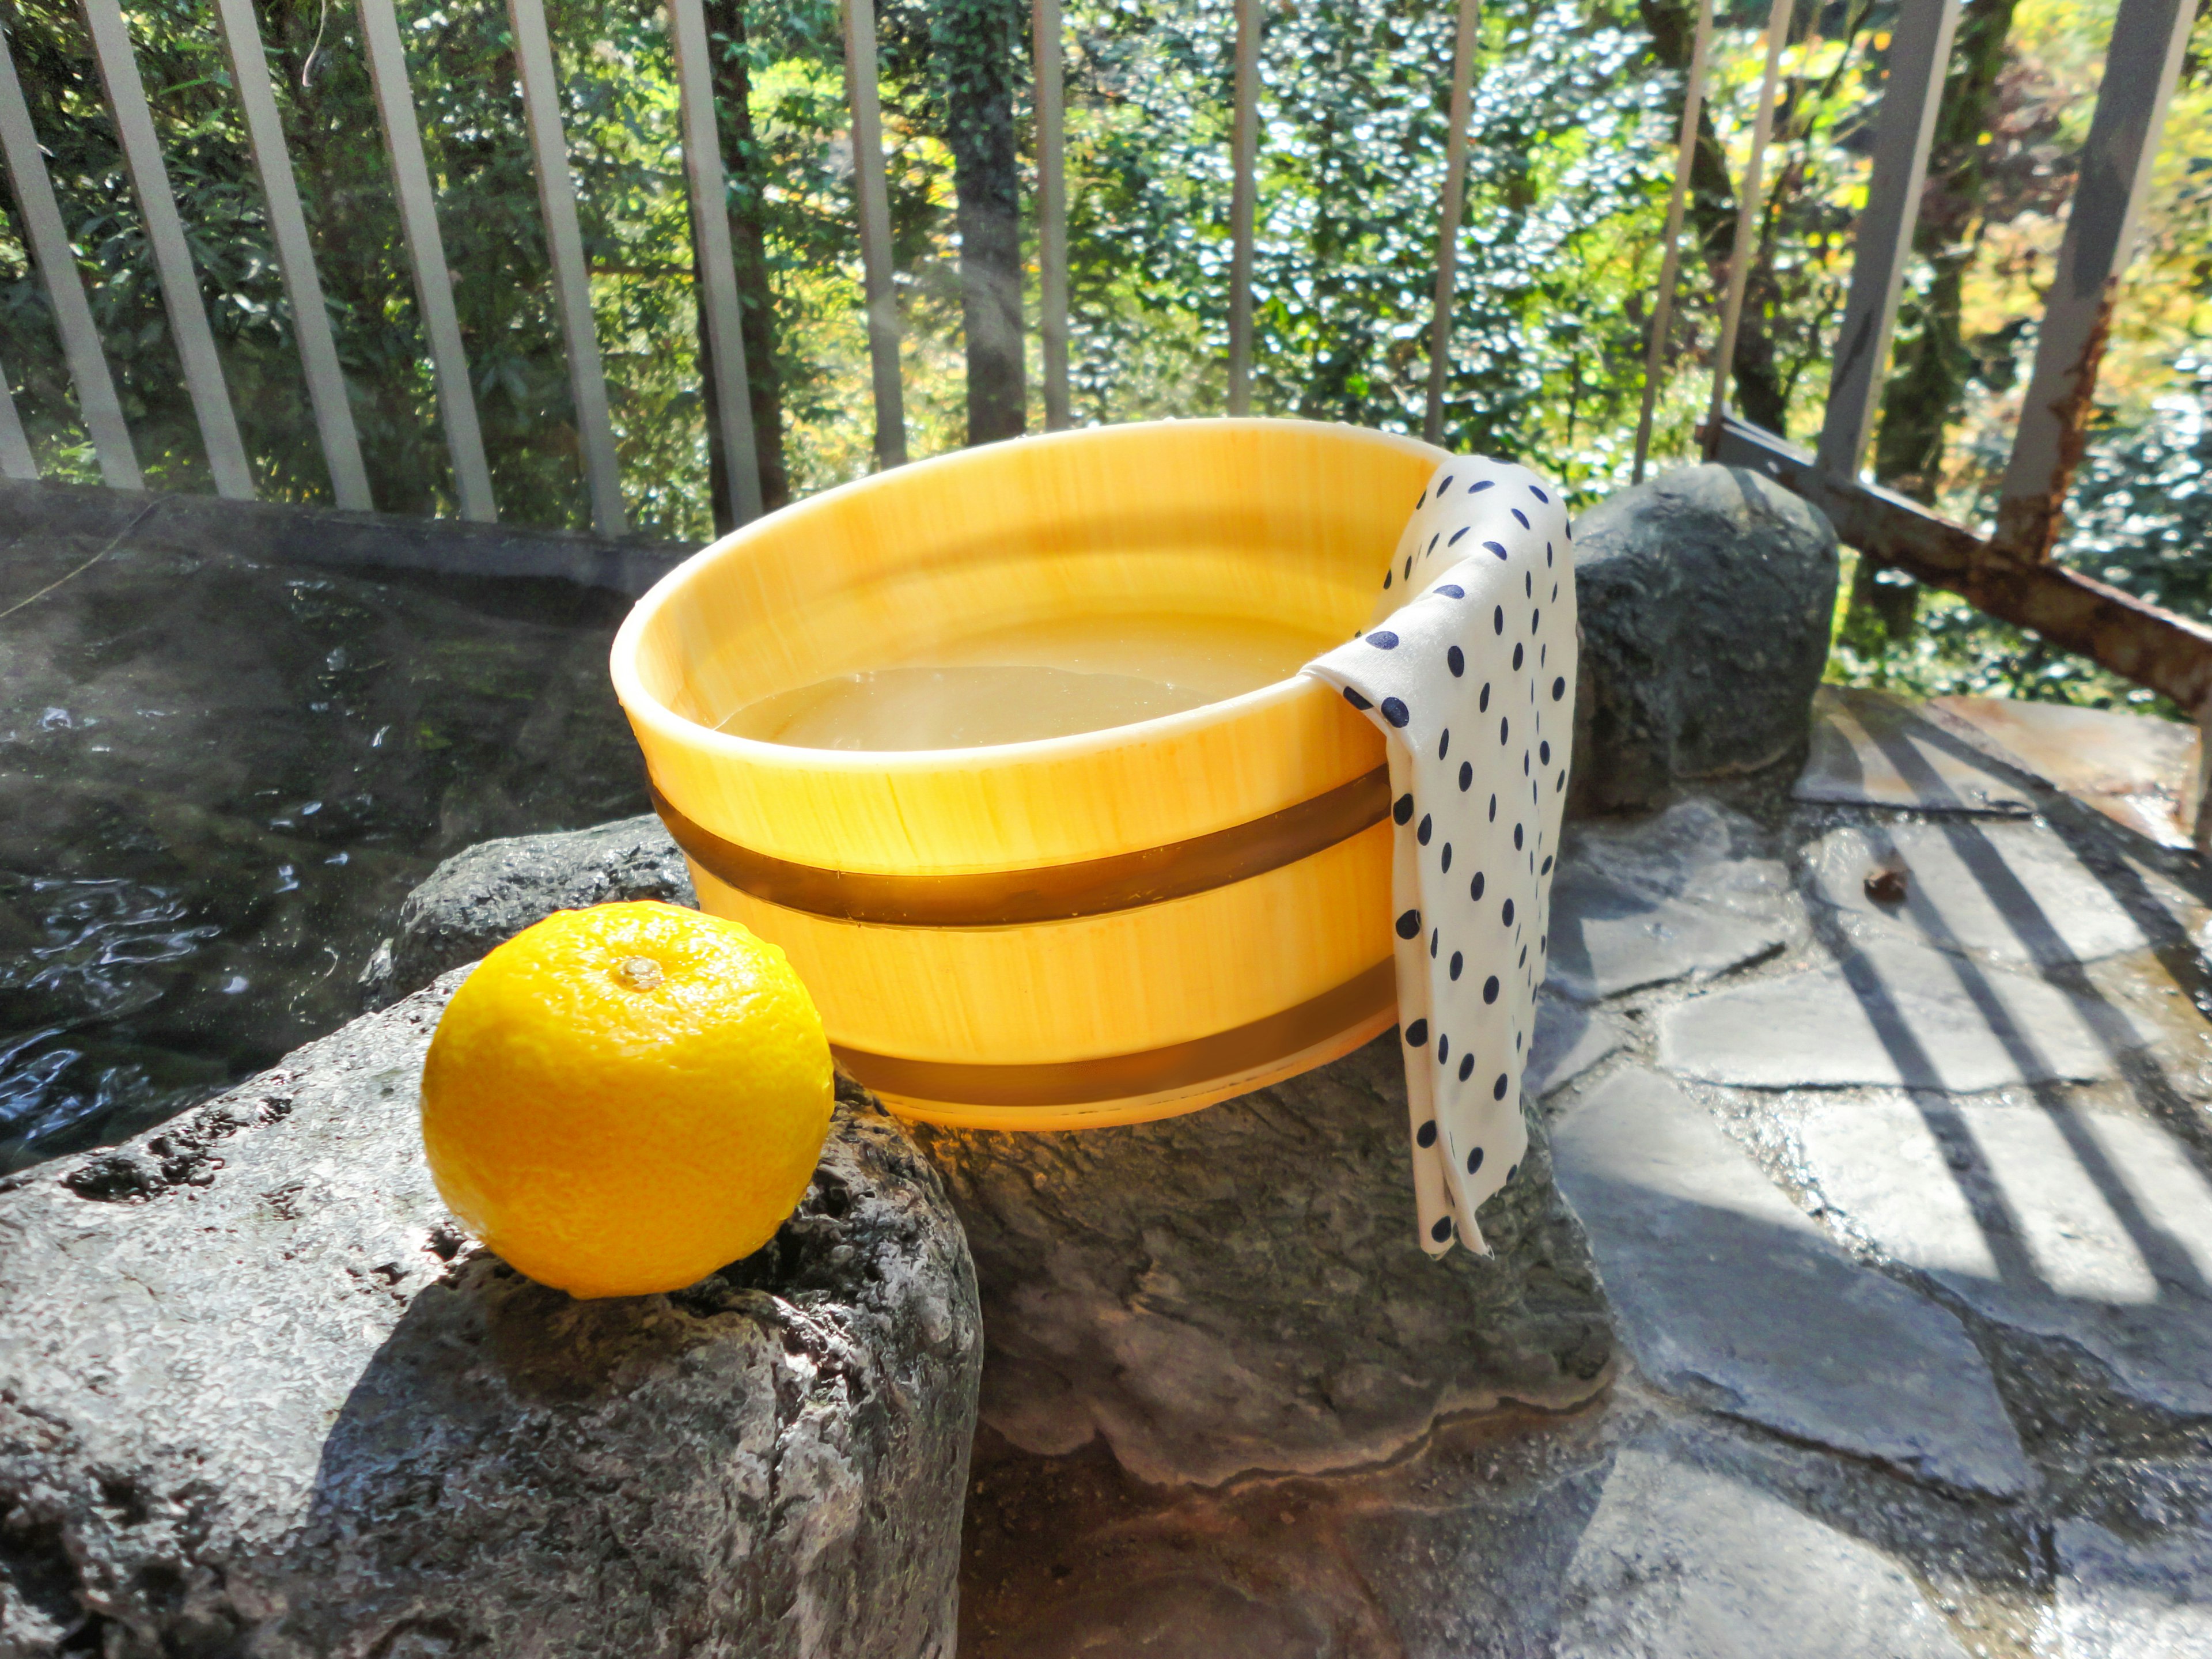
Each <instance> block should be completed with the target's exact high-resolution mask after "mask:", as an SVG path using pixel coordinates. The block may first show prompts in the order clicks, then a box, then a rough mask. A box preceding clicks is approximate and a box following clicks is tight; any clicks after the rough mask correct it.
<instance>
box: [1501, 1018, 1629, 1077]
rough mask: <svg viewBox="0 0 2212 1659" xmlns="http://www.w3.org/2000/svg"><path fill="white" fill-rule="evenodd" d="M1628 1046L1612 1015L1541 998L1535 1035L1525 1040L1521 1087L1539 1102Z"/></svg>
mask: <svg viewBox="0 0 2212 1659" xmlns="http://www.w3.org/2000/svg"><path fill="white" fill-rule="evenodd" d="M1627 1046H1628V1028H1627V1027H1626V1025H1624V1024H1621V1023H1620V1021H1619V1020H1617V1019H1615V1018H1613V1016H1612V1015H1610V1014H1607V1013H1601V1012H1597V1011H1596V1010H1595V1009H1589V1008H1577V1006H1575V1005H1574V1004H1573V1003H1571V1002H1567V1001H1564V1000H1561V999H1559V998H1558V997H1555V996H1548V995H1547V996H1540V997H1538V998H1537V1000H1536V1030H1535V1033H1534V1036H1531V1037H1530V1038H1529V1039H1528V1070H1527V1072H1526V1073H1523V1074H1522V1085H1521V1086H1522V1088H1523V1089H1524V1090H1526V1091H1528V1093H1529V1094H1530V1095H1533V1096H1534V1097H1536V1098H1538V1099H1541V1098H1542V1097H1544V1096H1546V1095H1548V1094H1550V1093H1551V1092H1552V1091H1553V1090H1555V1089H1564V1088H1565V1087H1566V1086H1567V1085H1569V1084H1570V1083H1572V1082H1573V1081H1574V1080H1575V1079H1577V1078H1578V1077H1580V1076H1582V1075H1583V1073H1585V1072H1587V1071H1589V1069H1590V1067H1591V1066H1595V1065H1596V1064H1597V1063H1598V1062H1599V1061H1600V1060H1604V1059H1606V1058H1607V1056H1608V1055H1612V1054H1619V1053H1620V1051H1621V1050H1622V1049H1623V1048H1626V1047H1627Z"/></svg>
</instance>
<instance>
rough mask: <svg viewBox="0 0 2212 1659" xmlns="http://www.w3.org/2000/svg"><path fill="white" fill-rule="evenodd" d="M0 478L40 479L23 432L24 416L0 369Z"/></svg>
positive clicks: (27, 439)
mask: <svg viewBox="0 0 2212 1659" xmlns="http://www.w3.org/2000/svg"><path fill="white" fill-rule="evenodd" d="M0 478H12V479H14V480H15V482H16V483H37V482H38V481H39V463H38V460H37V459H36V458H35V457H34V456H33V455H32V453H31V441H30V439H29V438H28V437H27V436H25V435H24V432H23V417H22V416H20V415H18V414H17V413H16V412H15V393H14V392H11V391H10V390H9V387H8V376H7V374H5V372H0Z"/></svg>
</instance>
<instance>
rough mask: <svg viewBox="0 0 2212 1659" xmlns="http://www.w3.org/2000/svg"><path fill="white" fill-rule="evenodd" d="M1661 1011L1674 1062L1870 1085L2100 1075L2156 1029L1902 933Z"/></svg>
mask: <svg viewBox="0 0 2212 1659" xmlns="http://www.w3.org/2000/svg"><path fill="white" fill-rule="evenodd" d="M1657 1024H1658V1030H1659V1043H1658V1055H1659V1064H1660V1065H1661V1066H1663V1067H1664V1068H1665V1069H1667V1070H1668V1071H1670V1072H1674V1073H1678V1074H1679V1075H1680V1076H1683V1077H1688V1078H1696V1079H1699V1080H1701V1081H1704V1082H1707V1083H1728V1084H1740V1085H1747V1086H1749V1087H1752V1088H1757V1089H1794V1088H1841V1087H1846V1086H1849V1085H1853V1084H1864V1085H1877V1086H1879V1085H1899V1086H1902V1087H1905V1088H1908V1089H1941V1090H1948V1091H1954V1092H1957V1093H1962V1094H1972V1093H1975V1092H1978V1091H1983V1090H1988V1089H1997V1088H2002V1087H2004V1086H2005V1085H2008V1084H2019V1083H2045V1082H2055V1081H2062V1080H2072V1081H2076V1082H2092V1081H2095V1080H2097V1079H2103V1078H2110V1077H2113V1076H2116V1075H2117V1074H2118V1073H2119V1071H2120V1069H2121V1064H2122V1059H2123V1057H2124V1055H2125V1054H2127V1053H2128V1052H2129V1051H2130V1050H2131V1049H2134V1048H2142V1047H2143V1046H2145V1045H2147V1044H2148V1043H2151V1042H2154V1041H2155V1040H2156V1038H2157V1032H2156V1030H2155V1029H2154V1027H2153V1026H2151V1025H2150V1024H2148V1021H2147V1020H2145V1019H2143V1018H2140V1017H2139V1016H2137V1015H2136V1013H2134V1012H2131V1011H2130V1010H2129V1009H2127V1008H2125V1007H2123V1006H2119V1005H2118V1004H2115V1003H2112V1002H2110V1001H2106V1000H2101V999H2100V998H2095V997H2089V996H2077V995H2075V994H2072V993H2069V992H2066V991H2062V990H2059V989H2057V987H2053V986H2051V985H2046V984H2045V983H2044V982H2043V981H2040V980H2033V979H2028V978H2026V977H2024V976H2023V975H2019V974H2015V973H2008V972H2007V971H2006V970H2004V969H1999V968H1985V967H1984V966H1982V965H1981V964H1980V963H1977V962H1975V961H1973V960H1972V958H1970V957H1963V956H1959V955H1955V954H1954V953H1952V952H1950V951H1937V950H1932V949H1930V948H1929V947H1928V946H1926V945H1912V944H1906V943H1902V942H1899V943H1883V944H1869V945H1868V946H1867V947H1866V948H1865V949H1864V950H1862V951H1853V952H1851V953H1850V955H1849V956H1847V957H1844V958H1843V959H1842V960H1841V961H1840V962H1835V961H1832V962H1829V963H1826V964H1824V965H1822V966H1820V967H1814V968H1806V969H1800V970H1798V971H1797V972H1796V973H1790V974H1779V975H1775V976H1773V977H1772V978H1769V979H1760V980H1753V981H1749V982H1747V983H1744V984H1741V985H1732V986H1726V987H1722V988H1721V989H1719V990H1716V991H1709V992H1707V993H1706V994H1705V995H1703V996H1696V997H1692V998H1690V999H1688V1000H1686V1001H1683V1002H1678V1003H1676V1004H1674V1006H1672V1007H1669V1008H1668V1009H1667V1010H1665V1011H1664V1012H1662V1014H1661V1015H1660V1016H1659V1019H1658V1022H1657Z"/></svg>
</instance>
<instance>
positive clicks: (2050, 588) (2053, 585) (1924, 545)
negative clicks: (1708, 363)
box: [1713, 415, 2212, 709]
mask: <svg viewBox="0 0 2212 1659" xmlns="http://www.w3.org/2000/svg"><path fill="white" fill-rule="evenodd" d="M1717 437H1718V444H1717V447H1716V449H1715V453H1714V457H1713V459H1716V460H1717V461H1720V462H1721V463H1723V465H1729V466H1743V467H1749V468H1752V469H1753V470H1754V471H1759V472H1762V473H1764V474H1765V475H1766V476H1767V477H1770V478H1772V479H1773V480H1774V481H1775V482H1776V483H1779V484H1780V485H1782V486H1783V488H1784V489H1789V490H1790V491H1792V492H1793V493H1795V494H1796V495H1802V496H1803V497H1804V498H1805V500H1807V501H1810V502H1811V503H1812V504H1813V505H1814V506H1815V507H1819V508H1820V510H1821V511H1822V512H1823V513H1826V514H1827V515H1828V519H1829V520H1830V522H1832V524H1833V525H1834V526H1836V534H1837V535H1838V537H1840V538H1842V539H1843V541H1844V543H1845V544H1847V545H1849V546H1851V547H1855V548H1857V549H1858V550H1859V552H1860V554H1861V556H1863V557H1867V558H1871V559H1873V560H1874V561H1875V562H1877V563H1880V564H1887V565H1893V566H1894V567H1895V568H1898V569H1899V570H1902V571H1904V572H1905V574H1907V575H1909V576H1911V577H1912V578H1914V579H1915V580H1918V581H1923V582H1926V583H1928V584H1929V586H1934V587H1941V588H1943V589H1945V590H1947V591H1948V592H1953V593H1956V594H1959V595H1960V597H1962V598H1963V599H1966V600H1967V601H1968V602H1969V603H1971V604H1972V605H1975V606H1977V607H1978V608H1979V609H1980V610H1983V611H1987V612H1988V613H1989V614H1990V616H1992V617H1996V618H1998V619H1999V620H2000V621H2002V622H2008V623H2013V624H2014V625H2015V626H2016V627H2021V628H2027V629H2033V630H2034V631H2035V632H2036V633H2038V634H2040V635H2043V637H2044V638H2045V639H2047V640H2049V641H2051V643H2052V644H2053V645H2057V646H2060V647H2063V648H2064V649H2066V650H2069V651H2075V652H2079V653H2081V655H2083V656H2085V657H2090V658H2093V659H2095V660H2096V661H2098V662H2100V663H2102V664H2103V665H2105V666H2106V667H2107V668H2109V669H2111V670H2112V671H2113V672H2114V673H2116V674H2118V675H2121V676H2123V677H2124V678H2127V679H2130V680H2133V681H2135V682H2136V684H2138V685H2147V686H2148V687H2149V688H2150V689H2151V690H2154V691H2158V692H2162V693H2164V694H2165V695H2166V696H2169V697H2171V698H2172V699H2173V700H2174V702H2177V703H2179V704H2180V705H2181V706H2182V707H2183V708H2188V709H2201V708H2204V707H2205V706H2206V701H2207V698H2208V697H2212V628H2208V627H2206V626H2205V625H2204V624H2203V623H2195V622H2191V621H2190V620H2189V619H2188V618H2186V617H2177V616H2175V615H2174V614H2173V613H2172V611H2166V610H2162V609H2161V608H2160V607H2159V606H2157V605H2152V604H2150V603H2149V602H2148V601H2147V600H2143V599H2137V598H2136V597H2135V595H2133V594H2131V593H2128V592H2123V591H2122V590H2120V589H2119V588H2117V587H2112V586H2108V585H2107V584H2106V583H2104V582H2100V581H2097V580H2094V579H2093V578H2091V577H2088V576H2084V575H2082V574H2080V573H2079V572H2077V571H2074V570H2069V569H2068V568H2066V567H2065V566H2063V565H2060V564H2052V563H2050V562H2026V561H2022V560H2019V559H2013V558H2008V557H2006V556H2004V555H2003V554H2002V552H2001V551H1998V550H1994V549H1992V548H1990V546H1989V545H1988V544H1986V543H1984V541H1983V540H1982V539H1981V538H1979V537H1978V536H1976V535H1975V534H1974V532H1972V531H1971V530H1968V529H1966V527H1964V526H1960V525H1955V524H1953V523H1952V522H1951V521H1950V520H1948V519H1943V518H1939V517H1938V516H1936V514H1935V513H1930V512H1929V510H1928V509H1927V508H1926V507H1923V506H1921V505H1920V503H1919V502H1917V501H1911V500H1908V499H1907V498H1906V497H1905V496H1903V495H1897V494H1896V493H1894V492H1893V491H1891V490H1887V489H1882V488H1881V487H1880V486H1879V485H1875V484H1865V483H1859V482H1857V480H1856V479H1852V478H1844V477H1837V476H1836V475H1835V474H1833V473H1832V472H1830V471H1828V470H1827V469H1826V468H1825V467H1823V466H1822V465H1820V462H1819V461H1818V460H1816V459H1814V457H1813V456H1812V455H1810V454H1808V453H1807V452H1805V451H1804V450H1802V449H1800V448H1798V447H1796V445H1794V444H1790V443H1786V442H1784V441H1783V440H1782V439H1780V438H1778V437H1776V436H1775V435H1773V434H1772V433H1771V432H1767V431H1765V430H1763V429H1762V428H1759V427H1756V426H1753V425H1752V424H1751V423H1750V422H1747V421H1743V420H1739V419H1737V418H1736V417H1735V416H1732V415H1724V416H1722V417H1721V422H1720V429H1719V432H1718V434H1717Z"/></svg>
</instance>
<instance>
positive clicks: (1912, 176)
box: [1820, 0, 1959, 478]
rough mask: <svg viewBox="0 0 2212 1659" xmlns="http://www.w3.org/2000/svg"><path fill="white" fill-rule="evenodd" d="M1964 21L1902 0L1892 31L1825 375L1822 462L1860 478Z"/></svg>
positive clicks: (1953, 10)
mask: <svg viewBox="0 0 2212 1659" xmlns="http://www.w3.org/2000/svg"><path fill="white" fill-rule="evenodd" d="M1958 25H1959V0H1905V3H1904V5H1903V7H1902V9H1900V10H1899V13H1898V18H1897V27H1896V29H1895V31H1894V32H1893V33H1892V34H1891V36H1890V46H1889V72H1888V75H1887V77H1886V83H1885V84H1884V86H1883V88H1882V93H1881V114H1880V116H1878V117H1877V118H1876V124H1875V140H1874V175H1873V178H1872V179H1870V180H1869V184H1868V186H1867V204H1866V209H1865V210H1864V211H1863V212H1862V213H1861V214H1860V215H1859V222H1858V228H1857V231H1856V233H1855V235H1854V240H1855V242H1856V246H1854V248H1853V250H1852V254H1851V289H1850V299H1849V300H1847V301H1845V302H1844V321H1843V325H1842V326H1841V327H1840V328H1839V329H1838V330H1837V331H1836V353H1835V357H1834V359H1833V362H1832V367H1831V368H1830V370H1829V374H1828V405H1827V416H1826V420H1825V422H1823V424H1822V426H1821V428H1820V465H1822V466H1824V467H1826V469H1827V470H1828V471H1831V472H1832V473H1834V474H1835V475H1836V476H1837V477H1839V478H1856V477H1858V471H1859V462H1860V460H1861V459H1863V457H1864V456H1865V454H1866V446H1867V436H1868V435H1869V433H1870V432H1872V431H1873V429H1874V416H1875V404H1876V402H1877V401H1878V399H1879V398H1881V377H1882V372H1883V370H1885V369H1886V368H1888V366H1889V339H1890V335H1891V333H1892V331H1893V330H1894V329H1895V327H1896V325H1897V302H1898V299H1899V295H1901V294H1902V293H1903V292H1904V289H1905V261H1906V260H1907V259H1908V258H1911V253H1912V228H1913V224H1914V222H1915V221H1917V219H1918V218H1919V216H1920V194H1921V190H1922V187H1923V185H1925V184H1926V183H1927V180H1928V149H1929V145H1930V144H1931V143H1934V141H1935V137H1936V111H1937V109H1938V108H1939V107H1940V106H1941V105H1942V101H1943V70H1944V66H1945V65H1946V64H1948V63H1949V62H1950V60H1951V40H1952V36H1953V34H1954V32H1955V31H1956V30H1957V28H1958Z"/></svg>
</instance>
